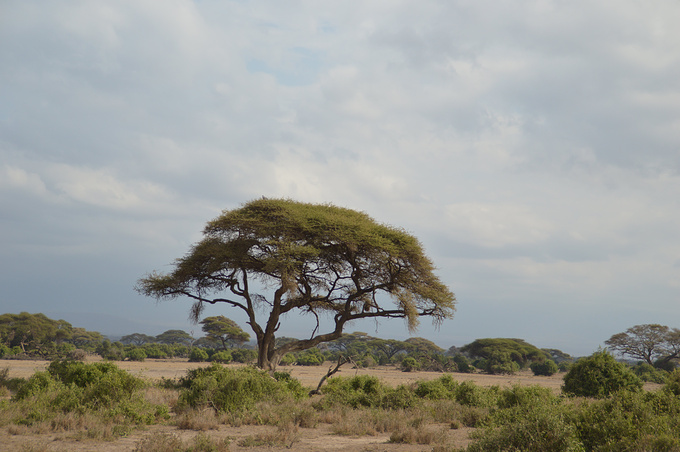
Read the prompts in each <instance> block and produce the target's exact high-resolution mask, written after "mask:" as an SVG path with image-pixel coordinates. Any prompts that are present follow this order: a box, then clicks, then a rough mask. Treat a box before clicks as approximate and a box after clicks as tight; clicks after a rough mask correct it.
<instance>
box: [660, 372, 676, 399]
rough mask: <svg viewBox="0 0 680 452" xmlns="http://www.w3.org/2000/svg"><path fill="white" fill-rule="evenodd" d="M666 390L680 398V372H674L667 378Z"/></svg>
mask: <svg viewBox="0 0 680 452" xmlns="http://www.w3.org/2000/svg"><path fill="white" fill-rule="evenodd" d="M664 390H665V391H668V392H670V393H671V394H673V395H676V396H680V370H674V371H673V373H671V374H670V375H668V376H667V377H666V381H665V384H664Z"/></svg>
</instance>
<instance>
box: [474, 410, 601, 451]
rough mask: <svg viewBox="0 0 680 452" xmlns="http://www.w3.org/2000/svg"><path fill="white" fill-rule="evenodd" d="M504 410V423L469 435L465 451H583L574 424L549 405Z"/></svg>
mask: <svg viewBox="0 0 680 452" xmlns="http://www.w3.org/2000/svg"><path fill="white" fill-rule="evenodd" d="M505 411H506V412H505V413H504V417H505V418H506V419H507V421H505V422H503V423H501V425H500V426H495V425H493V424H492V425H489V426H487V427H486V428H484V429H483V430H481V431H478V432H476V433H474V434H473V435H472V437H473V438H475V439H476V441H474V442H473V443H472V444H470V446H469V447H468V448H467V451H468V452H485V451H527V452H531V451H535V452H581V451H585V450H586V449H584V448H583V445H582V444H581V441H580V439H579V437H578V433H577V430H576V428H575V427H574V425H573V424H572V423H570V422H569V420H568V418H567V417H565V416H564V415H563V414H562V413H561V412H560V410H559V409H558V408H556V407H555V406H553V405H545V404H540V403H539V404H535V405H529V406H526V405H522V406H515V407H512V408H509V409H507V410H505ZM588 450H590V449H588Z"/></svg>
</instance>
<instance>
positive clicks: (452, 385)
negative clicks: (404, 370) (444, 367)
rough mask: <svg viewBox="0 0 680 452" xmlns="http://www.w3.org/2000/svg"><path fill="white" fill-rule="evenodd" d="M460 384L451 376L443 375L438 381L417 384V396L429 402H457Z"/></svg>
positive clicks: (415, 391)
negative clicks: (443, 400)
mask: <svg viewBox="0 0 680 452" xmlns="http://www.w3.org/2000/svg"><path fill="white" fill-rule="evenodd" d="M457 390H458V382H457V381H456V380H454V379H453V377H451V375H443V376H441V377H439V378H437V379H436V380H429V381H419V382H417V383H416V387H415V390H414V391H413V392H414V393H415V395H417V396H418V397H420V398H423V399H429V400H442V399H447V400H455V399H456V391H457Z"/></svg>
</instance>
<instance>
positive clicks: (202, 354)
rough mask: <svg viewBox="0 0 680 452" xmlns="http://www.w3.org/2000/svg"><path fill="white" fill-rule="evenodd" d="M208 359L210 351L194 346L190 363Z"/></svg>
mask: <svg viewBox="0 0 680 452" xmlns="http://www.w3.org/2000/svg"><path fill="white" fill-rule="evenodd" d="M207 360H208V352H206V351H205V350H203V349H202V348H192V349H191V353H189V362H190V363H202V362H205V361H207Z"/></svg>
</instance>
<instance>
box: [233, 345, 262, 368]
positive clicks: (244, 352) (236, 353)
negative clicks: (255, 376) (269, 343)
mask: <svg viewBox="0 0 680 452" xmlns="http://www.w3.org/2000/svg"><path fill="white" fill-rule="evenodd" d="M231 359H233V360H234V362H235V363H244V364H248V363H252V362H255V361H256V360H257V352H256V351H255V350H250V349H247V348H236V349H234V350H232V351H231Z"/></svg>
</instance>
